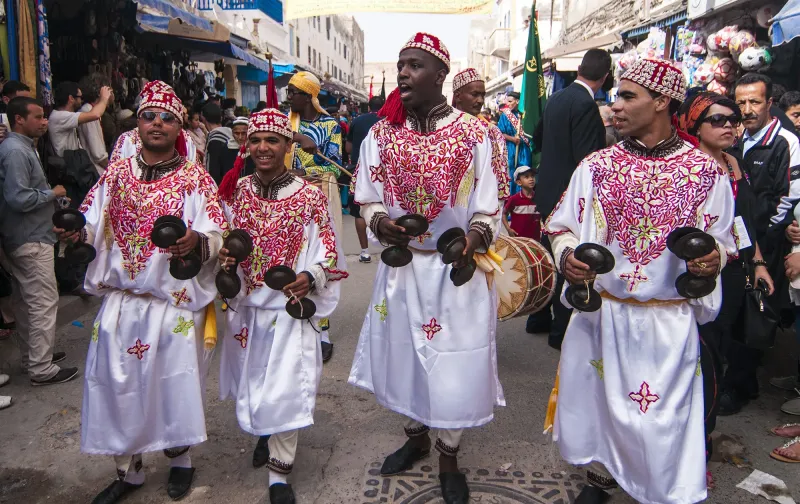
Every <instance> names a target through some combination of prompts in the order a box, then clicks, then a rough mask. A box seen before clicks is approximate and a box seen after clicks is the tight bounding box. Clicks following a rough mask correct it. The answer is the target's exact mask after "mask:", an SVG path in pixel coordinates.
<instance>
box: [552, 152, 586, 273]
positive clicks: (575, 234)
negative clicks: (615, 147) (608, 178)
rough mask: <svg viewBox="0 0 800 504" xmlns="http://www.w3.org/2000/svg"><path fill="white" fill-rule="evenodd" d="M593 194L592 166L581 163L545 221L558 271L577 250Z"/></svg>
mask: <svg viewBox="0 0 800 504" xmlns="http://www.w3.org/2000/svg"><path fill="white" fill-rule="evenodd" d="M592 197H593V195H592V185H591V174H590V172H589V165H588V164H587V163H586V162H582V163H581V164H580V165H578V167H577V168H576V169H575V172H574V173H573V174H572V178H571V179H570V181H569V186H568V187H567V190H566V191H564V194H562V195H561V199H560V200H559V201H558V203H557V204H556V207H555V209H553V212H552V213H551V214H550V217H548V218H547V220H546V221H545V223H544V229H543V233H544V234H546V235H547V236H548V237H549V239H550V244H551V245H552V248H553V259H554V260H555V262H556V267H557V268H558V270H559V271H561V269H562V267H563V263H564V260H565V259H566V256H567V255H568V253H569V252H571V251H573V250H575V247H577V246H578V245H579V244H580V243H581V242H582V237H581V222H582V221H583V216H581V213H582V212H586V211H587V210H586V209H585V207H586V206H587V203H586V202H588V201H591V200H592ZM562 273H563V271H562Z"/></svg>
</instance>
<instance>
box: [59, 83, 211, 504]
mask: <svg viewBox="0 0 800 504" xmlns="http://www.w3.org/2000/svg"><path fill="white" fill-rule="evenodd" d="M161 84H163V83H161ZM181 116H182V104H181V101H180V100H179V99H178V97H177V96H175V94H174V93H171V92H168V91H156V92H150V93H147V94H145V96H144V97H143V98H142V103H141V105H140V106H139V112H138V130H137V131H138V137H139V139H140V141H141V144H142V148H141V151H140V152H139V154H138V155H137V156H135V157H130V158H127V159H123V160H121V161H118V162H116V163H112V164H111V165H109V166H108V168H107V169H106V171H105V173H103V176H102V177H101V178H100V181H99V182H98V183H97V184H96V185H95V186H94V188H92V190H91V191H90V193H89V194H88V195H87V197H86V199H85V200H84V202H83V205H81V208H80V211H81V212H82V213H83V215H84V216H85V218H86V226H85V228H84V230H82V231H81V232H80V233H65V232H64V230H62V229H58V230H56V232H57V233H58V234H59V238H60V239H61V240H63V241H76V240H79V239H83V240H85V241H86V242H87V243H89V244H91V245H92V246H93V247H94V248H95V250H96V251H97V257H96V258H95V259H94V261H93V262H92V263H90V264H89V268H88V270H87V272H86V283H85V286H86V289H87V290H88V291H89V292H91V293H92V294H93V295H96V296H102V297H103V304H102V306H101V307H100V310H99V312H98V315H97V318H96V319H95V322H94V324H93V327H92V337H91V342H90V344H89V354H88V356H87V362H88V363H89V364H88V366H87V370H86V382H85V386H84V393H83V408H82V411H81V415H82V416H81V450H82V451H83V452H84V453H90V454H98V455H114V460H115V463H116V466H117V467H116V468H117V479H115V480H114V482H113V483H111V485H109V486H108V487H107V488H106V489H105V490H103V491H102V492H101V493H100V494H98V495H97V497H95V499H94V500H93V501H92V502H93V504H112V503H114V502H117V501H118V500H119V499H121V498H122V497H123V496H125V495H127V494H129V493H131V492H133V491H135V490H137V489H139V488H140V487H141V486H142V485H143V484H144V478H145V472H144V470H143V468H142V453H144V452H151V451H157V450H162V449H163V450H164V454H165V455H166V456H167V457H168V458H169V461H170V464H169V465H170V473H169V479H168V481H167V487H166V490H167V495H168V496H169V497H170V498H172V499H179V498H181V497H182V496H184V495H186V493H187V492H188V491H189V488H190V487H191V483H192V479H193V476H194V468H193V467H192V461H191V458H190V454H189V448H190V447H191V445H196V444H198V443H202V442H203V441H205V440H206V425H205V413H204V408H203V393H204V390H205V377H206V374H207V370H208V364H209V362H210V359H211V357H212V356H213V351H210V350H213V343H211V342H210V341H209V342H205V344H204V331H203V330H202V328H203V327H205V325H206V313H208V312H209V305H210V310H213V309H214V308H213V302H214V298H215V297H216V294H217V292H216V289H215V287H214V277H213V275H214V269H215V267H214V259H215V258H216V256H217V254H218V252H219V249H220V248H221V246H222V230H223V229H224V228H226V227H227V224H226V221H225V218H224V216H223V213H222V208H221V206H220V204H219V200H218V198H217V187H216V184H215V183H214V180H213V179H212V178H211V175H209V174H208V172H207V171H206V170H205V169H203V167H202V166H200V165H197V164H195V163H192V162H191V161H188V160H187V159H186V158H185V157H183V156H181V155H180V154H178V151H177V149H176V141H177V140H178V139H179V135H180V133H181V131H183V130H182V128H181V121H182V117H181ZM167 215H171V216H175V217H178V218H179V219H180V220H181V221H182V222H183V223H184V224H185V226H186V233H185V235H184V236H183V237H181V238H180V239H178V240H177V243H176V244H175V245H173V246H171V247H169V249H159V248H157V247H156V246H155V244H153V242H152V240H151V236H150V235H151V233H152V230H153V225H154V223H155V221H156V219H158V218H159V217H161V216H167ZM190 254H191V255H192V257H193V258H194V259H195V260H199V261H200V262H201V263H202V268H201V269H200V271H199V273H198V274H197V275H196V276H194V277H193V278H191V279H190V280H178V279H176V278H174V277H173V276H172V274H171V271H172V264H171V259H173V258H175V257H181V258H187V256H190ZM178 264H179V265H180V264H182V263H181V262H178Z"/></svg>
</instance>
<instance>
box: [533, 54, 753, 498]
mask: <svg viewBox="0 0 800 504" xmlns="http://www.w3.org/2000/svg"><path fill="white" fill-rule="evenodd" d="M685 92H686V83H685V80H684V78H683V75H682V74H681V71H680V69H678V68H676V67H674V66H673V65H672V64H671V63H669V62H665V61H655V60H640V61H638V62H636V63H635V64H634V65H633V66H632V67H631V68H630V69H629V70H628V71H627V72H626V73H625V74H623V76H622V81H621V84H620V88H619V98H618V100H617V102H616V103H615V104H614V107H613V110H614V114H615V124H616V127H617V129H618V130H619V132H620V133H621V134H622V135H623V136H625V139H624V141H622V142H620V143H618V144H617V145H615V146H613V147H609V148H607V149H604V150H601V151H598V152H596V153H594V154H591V155H590V156H588V157H587V158H586V159H584V160H583V162H582V163H581V164H580V165H579V166H578V168H577V169H576V171H575V173H574V174H573V176H572V180H571V182H570V184H569V187H568V189H567V191H566V192H565V193H564V195H563V197H562V199H561V201H560V202H559V204H558V205H557V206H556V209H555V210H554V211H553V213H552V215H551V216H550V218H549V219H548V221H547V222H546V224H545V233H547V234H548V235H550V239H551V240H552V243H553V252H554V256H555V260H556V263H557V264H558V265H559V270H560V271H561V272H562V273H563V274H564V275H565V277H566V278H567V280H568V281H569V282H570V283H571V284H578V285H583V282H584V280H591V279H593V274H591V273H589V271H588V266H586V265H585V264H584V263H582V262H580V261H578V260H577V259H576V258H575V257H574V254H573V250H574V249H575V248H576V247H577V246H578V245H579V244H581V243H597V244H600V245H602V246H604V247H606V248H607V249H608V250H609V251H610V252H611V253H612V254H613V256H614V259H615V261H616V265H615V267H614V269H613V270H612V271H611V272H609V273H606V274H603V275H599V276H597V277H596V278H594V281H595V283H594V287H595V289H597V290H598V291H599V292H600V295H601V297H602V306H601V308H600V309H599V310H598V311H595V312H578V311H577V310H576V311H575V312H574V313H573V315H572V319H571V321H570V323H569V327H568V329H567V332H566V337H565V339H564V344H563V346H562V349H561V364H560V387H559V390H558V406H557V409H556V417H555V425H554V439H555V441H556V443H557V444H558V447H559V450H560V451H561V455H562V457H564V459H565V460H566V461H567V462H569V463H571V464H575V465H586V466H588V469H589V474H588V481H589V483H590V484H589V485H587V486H586V487H585V488H584V489H583V490H582V491H581V493H580V495H579V496H578V498H577V500H576V501H575V502H576V503H577V504H595V503H602V502H605V501H607V500H608V498H609V497H610V495H609V494H608V493H607V492H606V490H608V489H610V488H613V487H615V486H617V484H618V485H619V486H621V487H622V488H623V489H624V490H625V491H626V492H627V493H628V494H629V495H631V496H632V497H633V498H635V499H636V500H637V501H638V502H641V503H644V504H689V503H694V502H699V501H702V500H704V499H705V498H706V476H705V474H706V471H705V460H706V459H705V455H704V451H705V442H704V425H703V421H704V418H703V416H704V415H703V413H704V404H703V379H702V373H701V368H700V360H699V359H700V339H699V336H698V332H697V324H698V323H700V324H702V323H705V322H708V321H711V320H713V319H714V318H715V317H716V314H717V312H718V311H719V308H720V302H721V289H720V285H719V282H717V287H716V290H715V291H714V292H713V293H712V294H711V295H708V296H706V297H703V298H700V299H696V300H687V299H685V298H683V297H681V296H680V295H679V294H678V292H677V290H676V287H675V281H676V279H677V277H678V276H679V275H680V274H681V273H684V272H685V271H686V270H687V268H688V270H689V271H690V272H692V273H694V274H696V275H700V276H710V277H714V276H716V275H718V274H719V271H720V270H721V269H722V267H723V266H724V265H725V263H726V260H727V257H728V256H729V255H735V254H736V252H737V251H736V245H735V241H734V235H733V232H732V227H733V222H734V201H733V193H732V191H731V186H730V182H729V180H728V174H727V173H726V171H725V170H723V169H722V168H721V167H720V166H719V165H718V164H717V163H716V162H715V161H714V160H713V159H712V158H711V157H709V156H707V155H706V154H704V153H703V152H701V151H700V150H698V149H695V148H694V147H693V145H691V144H690V143H688V142H687V141H685V140H683V139H682V138H681V137H679V136H678V134H677V132H676V131H675V129H674V128H673V127H672V125H671V121H670V118H671V116H672V114H673V113H674V111H675V110H676V109H677V106H678V105H679V104H680V102H682V101H683V99H684V96H685ZM683 226H691V227H696V228H699V229H700V230H703V231H705V232H706V233H708V234H709V235H711V236H712V237H713V238H714V239H715V240H716V245H717V246H716V250H714V251H713V252H712V253H711V254H709V255H708V256H706V257H702V258H699V259H696V260H694V261H690V262H689V263H688V264H687V263H686V262H684V261H683V260H681V259H679V258H678V257H677V256H676V255H675V254H673V253H672V252H670V251H669V250H668V249H667V237H668V236H669V234H670V233H671V232H672V231H673V230H674V229H676V228H678V227H683Z"/></svg>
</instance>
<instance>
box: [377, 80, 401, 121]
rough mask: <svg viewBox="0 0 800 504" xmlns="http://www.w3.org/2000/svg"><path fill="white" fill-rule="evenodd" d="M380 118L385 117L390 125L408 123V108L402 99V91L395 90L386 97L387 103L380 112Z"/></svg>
mask: <svg viewBox="0 0 800 504" xmlns="http://www.w3.org/2000/svg"><path fill="white" fill-rule="evenodd" d="M378 117H385V118H386V120H387V121H389V124H395V125H401V124H405V123H406V108H405V107H404V106H403V100H402V99H400V89H399V88H395V89H394V91H392V92H391V93H389V96H387V97H386V103H384V104H383V107H381V109H380V110H379V111H378Z"/></svg>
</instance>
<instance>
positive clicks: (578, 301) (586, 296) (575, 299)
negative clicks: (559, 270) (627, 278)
mask: <svg viewBox="0 0 800 504" xmlns="http://www.w3.org/2000/svg"><path fill="white" fill-rule="evenodd" d="M564 297H565V298H566V299H567V303H569V304H570V306H572V307H573V308H575V309H576V310H578V311H582V312H594V311H597V310H599V309H600V307H601V306H602V305H603V299H602V298H601V297H600V294H599V293H598V292H597V291H596V290H594V288H593V287H592V283H589V287H588V288H587V287H586V286H585V285H580V284H578V285H570V286H569V287H567V290H566V291H564Z"/></svg>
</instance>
